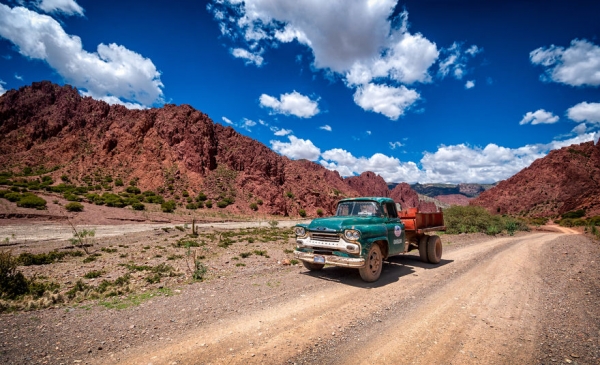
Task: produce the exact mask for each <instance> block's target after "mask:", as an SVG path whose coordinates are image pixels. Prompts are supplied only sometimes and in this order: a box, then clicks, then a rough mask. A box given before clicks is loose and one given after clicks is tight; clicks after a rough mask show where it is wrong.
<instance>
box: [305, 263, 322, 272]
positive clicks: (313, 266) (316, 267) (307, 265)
mask: <svg viewBox="0 0 600 365" xmlns="http://www.w3.org/2000/svg"><path fill="white" fill-rule="evenodd" d="M302 265H304V267H305V268H307V269H308V270H310V271H319V270H321V269H322V268H323V266H325V264H315V263H314V262H308V261H302Z"/></svg>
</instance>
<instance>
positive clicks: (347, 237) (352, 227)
mask: <svg viewBox="0 0 600 365" xmlns="http://www.w3.org/2000/svg"><path fill="white" fill-rule="evenodd" d="M445 229H446V227H445V226H444V217H443V214H442V213H441V212H436V213H421V212H418V211H417V209H416V208H409V209H406V210H402V209H401V207H400V204H397V203H395V202H394V201H393V200H392V199H390V198H385V197H362V198H350V199H343V200H341V201H339V202H338V205H337V209H336V213H335V215H334V216H332V217H325V218H317V219H314V220H313V221H312V222H310V223H309V224H298V225H296V226H295V227H294V232H295V234H296V249H295V250H294V257H295V258H296V259H298V260H301V261H302V263H303V264H304V266H305V267H306V268H307V269H308V270H311V271H315V270H321V269H322V268H323V267H324V266H325V265H326V264H328V265H334V266H343V267H352V268H357V269H358V271H359V272H360V276H361V278H362V279H363V280H364V281H367V282H373V281H376V280H377V279H379V277H380V275H381V269H382V267H383V261H384V260H385V259H387V258H388V257H391V256H395V255H401V254H404V253H406V252H409V251H411V250H414V249H418V250H419V255H420V257H421V260H422V261H424V262H428V263H432V264H437V263H439V262H440V261H441V259H442V241H441V240H440V237H438V236H435V235H428V234H427V233H428V232H434V231H443V230H445Z"/></svg>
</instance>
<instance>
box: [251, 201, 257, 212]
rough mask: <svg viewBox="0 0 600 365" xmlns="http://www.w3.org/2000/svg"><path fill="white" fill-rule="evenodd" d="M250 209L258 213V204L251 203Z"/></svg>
mask: <svg viewBox="0 0 600 365" xmlns="http://www.w3.org/2000/svg"><path fill="white" fill-rule="evenodd" d="M250 209H252V210H254V211H257V210H258V205H257V204H256V203H250Z"/></svg>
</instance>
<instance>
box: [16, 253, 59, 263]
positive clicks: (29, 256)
mask: <svg viewBox="0 0 600 365" xmlns="http://www.w3.org/2000/svg"><path fill="white" fill-rule="evenodd" d="M66 255H67V253H66V252H58V251H50V252H47V253H35V254H34V253H30V252H23V253H22V254H20V255H19V256H17V257H16V262H17V263H19V264H20V265H23V266H32V265H49V264H52V263H53V262H56V261H60V260H62V259H63V258H64V257H65V256H66Z"/></svg>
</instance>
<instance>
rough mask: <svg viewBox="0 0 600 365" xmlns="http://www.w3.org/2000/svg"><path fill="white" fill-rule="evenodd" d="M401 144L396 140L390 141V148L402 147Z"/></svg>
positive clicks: (402, 144)
mask: <svg viewBox="0 0 600 365" xmlns="http://www.w3.org/2000/svg"><path fill="white" fill-rule="evenodd" d="M402 146H404V143H401V142H398V141H396V142H390V148H391V149H393V150H395V149H396V148H399V147H402Z"/></svg>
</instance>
